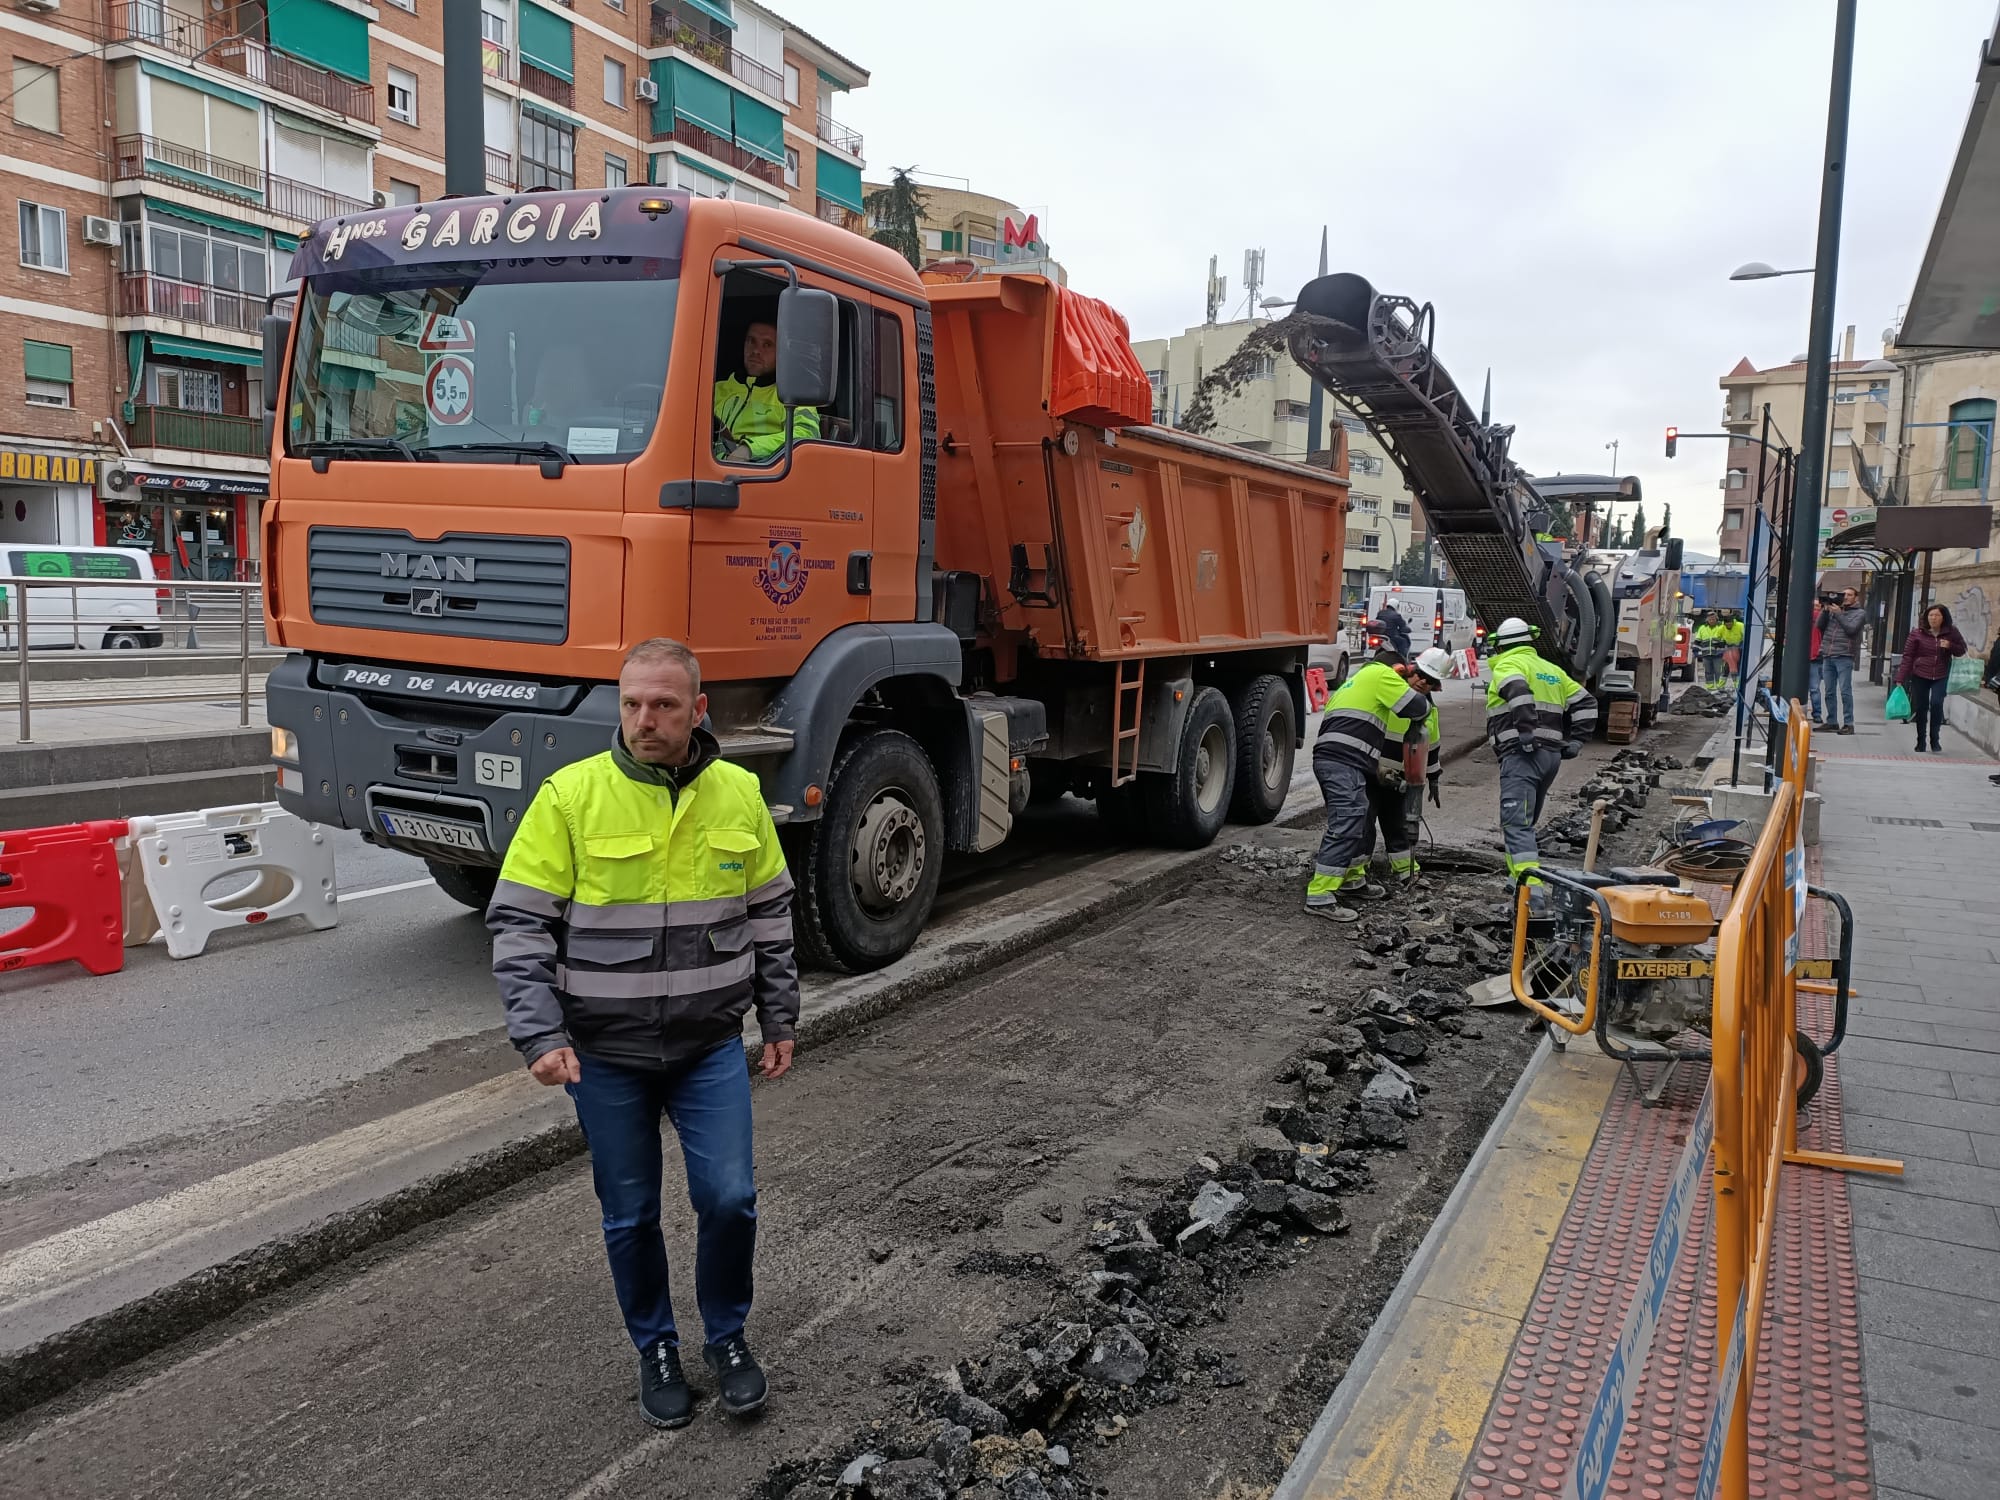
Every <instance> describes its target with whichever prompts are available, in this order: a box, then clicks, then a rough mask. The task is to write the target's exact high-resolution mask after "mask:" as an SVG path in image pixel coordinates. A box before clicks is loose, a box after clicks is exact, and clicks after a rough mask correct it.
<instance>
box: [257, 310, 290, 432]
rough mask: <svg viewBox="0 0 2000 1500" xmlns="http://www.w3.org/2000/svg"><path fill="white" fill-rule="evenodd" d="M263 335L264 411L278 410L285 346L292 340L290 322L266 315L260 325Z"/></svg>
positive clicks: (269, 314)
mask: <svg viewBox="0 0 2000 1500" xmlns="http://www.w3.org/2000/svg"><path fill="white" fill-rule="evenodd" d="M261 327H262V331H263V334H264V410H265V411H276V410H277V409H278V385H279V381H280V378H281V377H282V376H283V374H284V369H285V346H286V345H287V344H289V343H290V342H291V339H292V320H291V319H290V318H281V317H279V316H278V315H277V314H276V313H266V314H265V315H264V318H263V320H262V323H261Z"/></svg>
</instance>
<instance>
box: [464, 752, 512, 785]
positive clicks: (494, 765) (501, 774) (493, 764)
mask: <svg viewBox="0 0 2000 1500" xmlns="http://www.w3.org/2000/svg"><path fill="white" fill-rule="evenodd" d="M472 775H473V779H474V780H475V781H477V782H478V783H479V784H480V785H481V786H497V787H504V788H506V789H508V790H510V791H516V792H518V791H520V790H521V757H520V756H518V755H488V754H486V753H485V752H484V751H482V752H481V753H479V754H478V755H476V756H474V757H473V761H472Z"/></svg>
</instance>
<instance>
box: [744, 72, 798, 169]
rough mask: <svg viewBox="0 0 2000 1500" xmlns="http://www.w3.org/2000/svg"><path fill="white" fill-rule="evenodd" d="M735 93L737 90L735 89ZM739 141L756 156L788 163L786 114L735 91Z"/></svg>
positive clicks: (781, 164)
mask: <svg viewBox="0 0 2000 1500" xmlns="http://www.w3.org/2000/svg"><path fill="white" fill-rule="evenodd" d="M731 92H732V93H733V94H734V91H733V90H732V91H731ZM734 97H735V107H736V144H737V145H739V146H741V147H742V148H743V149H744V150H745V151H748V152H749V153H750V154H751V155H752V156H761V157H763V158H764V160H765V161H769V162H776V163H777V164H778V165H779V166H781V167H782V166H783V165H784V164H785V117H784V116H783V115H781V114H779V113H778V112H777V111H776V110H775V109H773V108H771V106H770V105H768V104H765V103H762V102H761V101H759V100H756V99H752V98H751V97H750V96H749V95H748V94H734Z"/></svg>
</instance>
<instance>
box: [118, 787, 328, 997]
mask: <svg viewBox="0 0 2000 1500" xmlns="http://www.w3.org/2000/svg"><path fill="white" fill-rule="evenodd" d="M131 829H132V831H131V841H132V856H131V858H132V865H136V866H137V870H136V873H137V875H138V877H139V879H140V881H142V882H143V883H144V886H145V890H146V895H147V897H148V898H149V902H150V905H151V907H152V912H151V921H150V923H149V922H148V921H147V920H146V918H145V914H144V913H142V911H141V910H140V909H139V903H138V902H137V901H136V900H134V899H133V893H132V889H131V881H130V873H129V872H130V871H131V867H130V866H128V867H127V868H128V880H127V886H126V891H127V899H126V929H125V941H126V943H127V944H128V945H129V944H132V943H144V942H149V941H151V939H152V938H153V937H154V936H155V935H156V934H161V933H164V934H165V936H166V940H167V952H168V953H170V954H172V955H173V956H174V957H175V958H193V957H194V956H195V955H196V954H197V953H200V952H201V951H202V950H203V949H204V948H206V947H207V946H208V940H209V938H210V937H211V936H212V935H214V934H215V933H218V932H222V931H224V930H226V929H228V928H232V927H255V926H259V925H261V924H263V923H265V922H277V921H281V920H283V919H284V918H286V917H304V918H305V920H306V922H307V924H308V925H310V926H312V927H315V928H319V929H321V930H324V929H326V928H329V927H332V926H334V925H335V924H336V923H337V922H339V920H340V907H339V892H338V891H337V890H336V888H335V885H334V873H333V846H332V845H331V844H329V843H328V842H327V838H326V830H325V829H323V828H321V827H320V826H319V824H317V823H308V822H306V821H304V820H303V819H301V818H297V817H294V816H293V815H292V814H290V813H288V812H286V811H285V810H284V809H283V808H281V807H279V806H278V804H277V803H275V802H252V803H246V804H245V805H243V806H240V807H211V808H206V809H204V810H203V811H201V812H188V813H167V814H164V815H162V816H159V817H154V818H133V819H132V820H131Z"/></svg>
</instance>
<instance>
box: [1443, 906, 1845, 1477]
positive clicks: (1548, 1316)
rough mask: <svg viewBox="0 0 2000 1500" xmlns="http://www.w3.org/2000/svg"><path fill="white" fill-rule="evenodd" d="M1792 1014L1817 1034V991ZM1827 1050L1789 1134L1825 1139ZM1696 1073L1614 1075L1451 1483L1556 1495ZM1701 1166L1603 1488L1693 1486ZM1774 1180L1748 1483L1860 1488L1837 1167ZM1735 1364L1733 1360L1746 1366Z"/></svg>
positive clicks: (1628, 1289)
mask: <svg viewBox="0 0 2000 1500" xmlns="http://www.w3.org/2000/svg"><path fill="white" fill-rule="evenodd" d="M1822 910H1823V904H1822V903H1820V902H1812V903H1810V904H1809V905H1808V908H1807V912H1808V915H1807V924H1806V929H1805V931H1804V932H1803V933H1802V934H1801V945H1800V946H1801V951H1802V952H1804V953H1805V954H1807V955H1809V956H1814V955H1823V954H1825V953H1826V952H1827V946H1826V942H1825V934H1824V928H1823V925H1822V922H1821V913H1822ZM1800 1013H1801V1016H1800V1020H1801V1025H1802V1026H1803V1027H1804V1028H1805V1029H1806V1030H1807V1031H1808V1032H1809V1033H1810V1034H1811V1035H1813V1036H1814V1037H1817V1038H1819V1039H1821V1040H1824V1039H1825V1038H1827V1037H1828V1036H1830V1035H1831V1033H1832V1029H1833V1000H1832V997H1830V996H1821V995H1808V996H1802V997H1801V1003H1800ZM1838 1065H1839V1058H1838V1056H1835V1057H1834V1058H1831V1059H1829V1060H1828V1064H1827V1072H1826V1082H1825V1084H1824V1086H1823V1087H1822V1089H1821V1091H1820V1094H1819V1097H1818V1098H1817V1099H1815V1100H1814V1101H1813V1104H1812V1107H1811V1112H1810V1121H1809V1123H1808V1124H1806V1125H1803V1126H1802V1127H1801V1129H1800V1131H1799V1144H1800V1146H1801V1147H1802V1148H1811V1149H1819V1150H1828V1151H1838V1150H1840V1149H1842V1140H1841V1131H1840V1118H1841V1113H1840V1079H1839V1066H1838ZM1707 1083H1708V1069H1707V1068H1706V1067H1705V1066H1692V1065H1683V1066H1682V1067H1681V1069H1680V1070H1679V1072H1678V1073H1677V1075H1676V1076H1675V1078H1674V1081H1673V1084H1672V1086H1671V1087H1670V1088H1669V1089H1668V1091H1667V1093H1666V1095H1665V1097H1664V1098H1663V1099H1662V1101H1661V1103H1660V1104H1659V1105H1658V1106H1656V1107H1655V1108H1652V1109H1646V1108H1644V1107H1642V1105H1641V1104H1640V1100H1639V1093H1638V1090H1637V1089H1635V1088H1634V1087H1633V1083H1632V1078H1631V1075H1630V1074H1629V1073H1624V1074H1621V1076H1620V1078H1619V1080H1618V1084H1617V1087H1616V1088H1615V1089H1614V1090H1613V1091H1612V1095H1611V1100H1610V1103H1609V1104H1608V1105H1607V1106H1606V1108H1605V1115H1604V1122H1603V1124H1602V1125H1601V1126H1600V1127H1599V1128H1598V1133H1597V1139H1596V1141H1595V1142H1594V1143H1593V1144H1592V1146H1591V1150H1590V1156H1589V1158H1588V1159H1587V1160H1586V1162H1585V1164H1584V1168H1583V1172H1582V1175H1581V1177H1580V1178H1579V1179H1578V1182H1577V1188H1576V1194H1575V1196H1574V1197H1573V1198H1572V1199H1571V1201H1570V1206H1569V1211H1568V1213H1567V1214H1566V1215H1565V1216H1564V1219H1563V1223H1562V1228H1561V1229H1560V1230H1559V1231H1558V1233H1557V1236H1556V1242H1555V1244H1554V1246H1553V1247H1552V1248H1551V1249H1550V1251H1549V1255H1548V1260H1547V1263H1546V1264H1545V1266H1544V1268H1543V1271H1542V1280H1541V1285H1540V1286H1539V1287H1538V1288H1537V1290H1536V1294H1535V1300H1534V1304H1533V1306H1532V1307H1531V1308H1530V1309H1529V1311H1528V1314H1527V1317H1526V1320H1525V1321H1524V1323H1523V1325H1522V1329H1521V1333H1520V1336H1519V1337H1518V1338H1517V1339H1516V1340H1515V1344H1514V1350H1513V1354H1512V1356H1511V1358H1510V1359H1509V1361H1508V1365H1507V1369H1506V1372H1505V1374H1504V1375H1503V1376H1502V1377H1501V1383H1500V1386H1499V1389H1498V1390H1496V1391H1495V1392H1494V1396H1493V1404H1492V1405H1491V1406H1490V1407H1489V1408H1488V1410H1487V1413H1486V1425H1485V1428H1484V1429H1483V1430H1482V1432H1481V1433H1480V1436H1479V1440H1478V1441H1477V1442H1476V1443H1475V1444H1474V1445H1473V1450H1472V1456H1471V1458H1470V1459H1469V1460H1468V1461H1467V1464H1466V1470H1465V1475H1464V1477H1463V1479H1462V1480H1461V1482H1460V1490H1459V1493H1460V1494H1461V1495H1462V1496H1465V1497H1477V1500H1488V1497H1504V1500H1520V1497H1526V1496H1543V1495H1550V1496H1553V1495H1560V1494H1561V1493H1562V1489H1563V1484H1564V1481H1565V1480H1566V1479H1567V1478H1568V1475H1569V1471H1570V1468H1571V1466H1572V1465H1573V1464H1574V1462H1575V1458H1576V1445H1577V1442H1578V1441H1579V1439H1580V1437H1581V1434H1582V1431H1583V1427H1584V1424H1585V1422H1586V1421H1587V1420H1588V1417H1589V1412H1590V1408H1591V1405H1592V1403H1593V1402H1594V1401H1595V1400H1596V1398H1597V1392H1598V1388H1599V1386H1600V1385H1601V1384H1602V1382H1603V1379H1604V1371H1605V1367H1606V1366H1607V1365H1608V1364H1609V1362H1610V1358H1611V1351H1612V1348H1613V1346H1614V1345H1615V1344H1616V1343H1617V1342H1618V1336H1619V1334H1620V1332H1621V1331H1622V1330H1623V1328H1624V1325H1625V1314H1626V1311H1627V1309H1628V1308H1629V1306H1630V1304H1631V1300H1632V1295H1633V1291H1634V1288H1635V1287H1636V1286H1637V1284H1638V1282H1639V1279H1640V1276H1641V1275H1642V1273H1643V1270H1644V1267H1645V1262H1646V1256H1647V1254H1648V1252H1649V1251H1650V1249H1651V1247H1652V1243H1653V1234H1654V1231H1655V1230H1656V1229H1657V1228H1658V1226H1659V1219H1660V1210H1661V1206H1662V1204H1663V1202H1664V1200H1665V1198H1666V1195H1667V1189H1668V1186H1669V1184H1670V1182H1671V1179H1672V1177H1673V1172H1674V1168H1675V1166H1676V1165H1677V1164H1678V1163H1679V1161H1680V1157H1681V1152H1682V1148H1683V1147H1684V1145H1685V1144H1686V1141H1687V1132H1688V1128H1689V1126H1690V1125H1691V1124H1692V1123H1693V1120H1694V1115H1695V1110H1696V1108H1697V1106H1698V1105H1699V1103H1700V1101H1701V1093H1702V1090H1703V1089H1704V1088H1705V1087H1706V1086H1707ZM1708 1181H1709V1178H1708V1175H1707V1169H1706V1167H1704V1171H1703V1178H1702V1191H1701V1192H1700V1193H1699V1194H1698V1195H1697V1196H1696V1198H1695V1203H1694V1211H1693V1215H1692V1217H1691V1219H1690V1221H1689V1224H1688V1233H1687V1238H1686V1240H1685V1241H1684V1243H1683V1246H1682V1250H1681V1257H1680V1263H1679V1265H1678V1266H1677V1267H1676V1270H1675V1276H1674V1281H1673V1285H1672V1288H1671V1290H1670V1292H1669V1294H1668V1297H1667V1301H1666V1304H1665V1306H1664V1307H1663V1308H1662V1309H1661V1313H1660V1322H1659V1326H1658V1329H1657V1330H1656V1332H1655V1333H1654V1335H1653V1346H1652V1349H1651V1351H1650V1353H1649V1355H1648V1358H1647V1362H1646V1365H1645V1368H1644V1370H1643V1371H1642V1373H1641V1376H1640V1381H1639V1386H1638V1390H1637V1392H1636V1394H1635V1397H1634V1401H1633V1408H1632V1412H1631V1414H1630V1416H1629V1417H1628V1419H1627V1422H1626V1426H1625V1431H1624V1433H1623V1435H1622V1436H1621V1438H1620V1442H1619V1448H1618V1456H1617V1459H1616V1460H1615V1462H1614V1464H1613V1467H1612V1471H1611V1476H1610V1481H1609V1483H1608V1485H1607V1487H1606V1493H1608V1494H1611V1495H1616V1496H1620V1497H1631V1500H1674V1497H1680V1496H1692V1495H1693V1494H1694V1493H1695V1490H1696V1478H1697V1476H1698V1474H1699V1472H1700V1469H1701V1453H1702V1445H1703V1443H1704V1442H1705V1441H1706V1440H1707V1436H1708V1428H1709V1418H1710V1413H1711V1410H1712V1403H1713V1400H1714V1390H1713V1386H1714V1382H1715V1379H1716V1364H1717V1361H1716V1347H1715V1317H1714V1308H1713V1304H1714V1300H1715V1294H1714V1284H1715V1256H1714V1245H1713V1241H1712V1239H1711V1236H1710V1233H1709V1228H1710V1213H1709V1210H1710V1205H1711V1194H1710V1192H1709V1190H1708ZM1779 1193H1780V1199H1781V1204H1782V1206H1781V1209H1780V1212H1779V1218H1778V1226H1777V1229H1776V1231H1775V1233H1776V1254H1775V1258H1774V1260H1773V1262H1772V1269H1771V1279H1770V1283H1769V1288H1768V1292H1767V1295H1766V1300H1765V1314H1764V1327H1763V1330H1762V1334H1761V1337H1760V1340H1759V1352H1758V1359H1757V1372H1756V1373H1757V1379H1756V1382H1755V1384H1754V1386H1753V1387H1752V1388H1751V1407H1750V1493H1751V1494H1752V1495H1753V1496H1784V1497H1793V1496H1797V1497H1828V1500H1833V1497H1839V1500H1864V1497H1872V1496H1873V1495H1874V1493H1875V1489H1874V1482H1873V1479H1872V1476H1871V1471H1870V1464H1869V1453H1868V1414H1867V1404H1866V1400H1865V1398H1864V1392H1863V1388H1862V1380H1861V1329H1860V1323H1859V1313H1858V1310H1857V1308H1856V1304H1855V1295H1856V1282H1855V1269H1854V1233H1853V1230H1854V1220H1853V1214H1852V1211H1851V1209H1850V1207H1849V1204H1848V1198H1847V1182H1846V1177H1845V1175H1844V1174H1842V1173H1840V1172H1835V1171H1828V1170H1826V1169H1824V1168H1815V1167H1801V1166H1788V1167H1786V1168H1785V1169H1784V1170H1783V1172H1782V1173H1781V1174H1780V1178H1779ZM1496 1248H1499V1247H1496ZM1503 1253H1504V1251H1503ZM1750 1374H1751V1372H1750V1371H1749V1370H1748V1369H1746V1370H1745V1371H1744V1378H1745V1380H1746V1381H1748V1380H1749V1378H1750Z"/></svg>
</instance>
